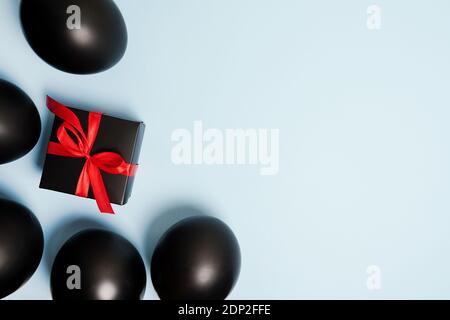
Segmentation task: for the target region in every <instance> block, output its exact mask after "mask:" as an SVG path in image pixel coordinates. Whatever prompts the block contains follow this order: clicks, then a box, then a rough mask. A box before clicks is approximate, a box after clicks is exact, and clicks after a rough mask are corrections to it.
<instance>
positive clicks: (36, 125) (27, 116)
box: [0, 80, 41, 164]
mask: <svg viewBox="0 0 450 320" xmlns="http://www.w3.org/2000/svg"><path fill="white" fill-rule="evenodd" d="M40 134H41V118H40V117H39V112H38V111H37V109H36V106H35V105H34V103H33V101H32V100H31V99H30V98H29V97H28V96H27V95H26V93H25V92H23V91H22V90H21V89H20V88H18V87H17V86H15V85H13V84H12V83H9V82H7V81H5V80H0V164H4V163H8V162H11V161H14V160H17V159H19V158H20V157H23V156H24V155H25V154H27V153H28V152H30V150H31V149H33V147H34V146H35V145H36V143H37V141H38V140H39V136H40Z"/></svg>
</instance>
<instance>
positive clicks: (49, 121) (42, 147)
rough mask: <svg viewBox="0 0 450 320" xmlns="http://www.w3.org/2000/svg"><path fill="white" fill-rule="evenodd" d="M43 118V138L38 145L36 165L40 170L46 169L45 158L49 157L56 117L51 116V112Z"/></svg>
mask: <svg viewBox="0 0 450 320" xmlns="http://www.w3.org/2000/svg"><path fill="white" fill-rule="evenodd" d="M43 117H44V120H43V121H42V132H41V138H40V139H39V142H38V145H37V146H36V147H35V148H36V158H35V164H36V166H37V168H38V169H40V170H42V169H43V168H44V162H45V157H46V156H47V147H48V142H49V140H50V136H51V134H52V129H53V119H54V117H53V116H52V115H51V114H50V112H46V113H45V115H44V116H43Z"/></svg>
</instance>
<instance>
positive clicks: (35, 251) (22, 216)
mask: <svg viewBox="0 0 450 320" xmlns="http://www.w3.org/2000/svg"><path fill="white" fill-rule="evenodd" d="M43 250H44V235H43V233H42V228H41V225H40V224H39V221H38V220H37V219H36V217H35V216H34V215H33V213H32V212H31V211H29V210H28V209H27V208H25V207H24V206H22V205H20V204H18V203H15V202H12V201H8V200H0V299H2V298H4V297H6V296H8V295H10V294H11V293H13V292H14V291H16V290H17V289H19V288H20V287H21V286H22V285H23V284H24V283H25V282H26V281H27V280H28V279H29V278H30V277H31V276H32V275H33V273H34V272H35V271H36V269H37V267H38V266H39V263H40V261H41V258H42V252H43Z"/></svg>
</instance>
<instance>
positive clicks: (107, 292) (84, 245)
mask: <svg viewBox="0 0 450 320" xmlns="http://www.w3.org/2000/svg"><path fill="white" fill-rule="evenodd" d="M73 266H76V267H77V268H79V270H73V269H71V268H73ZM71 276H72V278H70V277H71ZM76 277H79V278H78V279H79V280H80V282H78V283H77V281H78V280H77V278H76ZM146 281H147V276H146V271H145V266H144V262H143V261H142V258H141V256H140V255H139V252H138V251H137V250H136V248H135V247H134V246H133V245H132V244H131V243H130V242H129V241H128V240H127V239H125V238H123V237H122V236H119V235H117V234H115V233H113V232H109V231H106V230H97V229H90V230H86V231H82V232H80V233H78V234H76V235H75V236H73V237H72V238H70V239H69V240H68V241H67V242H66V243H65V244H64V245H63V247H62V248H61V249H60V251H59V252H58V254H57V256H56V258H55V261H54V263H53V266H52V272H51V291H52V296H53V299H54V300H139V299H141V298H142V297H143V295H144V292H145V286H146ZM68 283H69V284H70V286H68ZM78 284H80V285H81V288H80V289H77V288H78V287H77V285H78Z"/></svg>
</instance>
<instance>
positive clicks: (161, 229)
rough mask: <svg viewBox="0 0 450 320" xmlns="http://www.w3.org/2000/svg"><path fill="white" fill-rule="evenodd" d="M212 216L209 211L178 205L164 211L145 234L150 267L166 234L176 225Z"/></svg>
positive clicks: (145, 250) (145, 249) (145, 248)
mask: <svg viewBox="0 0 450 320" xmlns="http://www.w3.org/2000/svg"><path fill="white" fill-rule="evenodd" d="M198 216H202V217H205V216H211V215H210V214H209V213H208V211H207V210H204V209H201V208H199V207H196V206H193V205H177V206H172V207H169V208H166V209H164V210H162V211H161V212H160V213H159V214H158V215H157V216H156V218H155V219H153V221H152V222H151V223H150V225H149V227H148V228H147V231H146V234H145V244H144V252H145V258H146V260H147V263H148V265H149V266H150V267H151V265H152V256H153V251H154V250H155V247H156V245H157V244H158V242H159V240H160V239H161V237H162V236H163V235H164V233H165V232H166V231H167V230H169V229H170V228H171V227H172V226H173V225H174V224H176V223H178V222H180V221H182V220H184V219H186V218H190V217H198Z"/></svg>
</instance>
